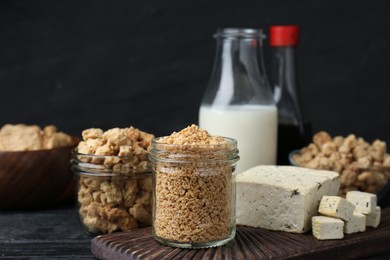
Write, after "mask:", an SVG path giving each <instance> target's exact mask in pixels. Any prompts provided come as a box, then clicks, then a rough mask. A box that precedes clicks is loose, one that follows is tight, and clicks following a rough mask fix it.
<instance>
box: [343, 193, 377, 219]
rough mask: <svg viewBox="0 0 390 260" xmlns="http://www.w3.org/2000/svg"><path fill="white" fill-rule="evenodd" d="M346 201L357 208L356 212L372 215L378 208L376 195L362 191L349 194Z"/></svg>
mask: <svg viewBox="0 0 390 260" xmlns="http://www.w3.org/2000/svg"><path fill="white" fill-rule="evenodd" d="M346 199H347V200H348V201H349V202H351V203H352V204H353V205H355V207H356V212H359V213H363V214H370V213H371V212H374V211H375V208H376V206H377V204H376V203H377V202H376V201H377V199H376V195H375V194H372V193H368V192H362V191H349V192H347V195H346Z"/></svg>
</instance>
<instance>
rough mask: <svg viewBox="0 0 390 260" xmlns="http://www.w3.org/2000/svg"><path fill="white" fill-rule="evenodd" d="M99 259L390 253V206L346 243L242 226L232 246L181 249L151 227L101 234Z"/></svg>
mask: <svg viewBox="0 0 390 260" xmlns="http://www.w3.org/2000/svg"><path fill="white" fill-rule="evenodd" d="M91 249H92V253H93V254H94V256H95V257H96V258H99V259H269V258H274V259H275V258H277V259H286V258H299V259H314V258H318V259H321V258H323V259H325V258H326V259H348V258H361V257H367V256H372V255H377V254H384V253H390V207H388V208H386V209H382V220H381V224H380V225H379V227H378V228H376V229H374V228H367V230H366V231H365V232H362V233H356V234H350V235H345V236H344V238H343V239H342V240H325V241H319V240H317V239H315V238H314V237H313V236H312V234H311V232H308V233H306V234H292V233H286V232H276V231H269V230H265V229H260V228H251V227H246V226H238V227H237V234H236V237H235V239H234V240H233V241H231V242H230V243H229V244H227V245H224V246H220V247H216V248H208V249H179V248H173V247H168V246H164V245H162V244H160V243H158V242H157V241H155V240H154V239H153V237H152V234H151V228H144V229H138V230H134V231H129V232H120V233H114V234H106V235H100V236H97V237H95V238H93V239H92V241H91Z"/></svg>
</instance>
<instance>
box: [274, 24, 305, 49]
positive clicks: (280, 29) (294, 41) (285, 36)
mask: <svg viewBox="0 0 390 260" xmlns="http://www.w3.org/2000/svg"><path fill="white" fill-rule="evenodd" d="M270 36H271V37H270V40H271V47H286V46H297V45H298V39H299V26H297V25H278V26H271V29H270Z"/></svg>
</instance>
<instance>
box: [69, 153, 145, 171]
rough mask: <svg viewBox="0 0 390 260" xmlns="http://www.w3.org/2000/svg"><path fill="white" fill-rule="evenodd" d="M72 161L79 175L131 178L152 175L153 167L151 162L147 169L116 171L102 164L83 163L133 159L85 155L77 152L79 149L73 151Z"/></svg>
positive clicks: (73, 167)
mask: <svg viewBox="0 0 390 260" xmlns="http://www.w3.org/2000/svg"><path fill="white" fill-rule="evenodd" d="M71 154H72V159H71V160H70V163H71V169H72V170H73V172H74V173H75V174H78V175H91V176H92V175H93V176H124V177H131V176H136V175H143V174H150V173H151V172H152V167H151V165H150V162H149V164H148V167H146V168H139V169H137V168H126V169H121V170H119V171H116V170H115V169H114V168H113V167H107V166H106V165H105V164H102V163H94V162H90V161H83V160H82V159H88V160H91V161H93V160H94V159H95V160H96V159H97V160H98V159H100V160H102V159H103V160H104V159H113V158H115V159H120V160H126V159H131V158H132V156H115V155H95V154H83V153H79V152H78V151H77V147H76V148H74V149H72V151H71Z"/></svg>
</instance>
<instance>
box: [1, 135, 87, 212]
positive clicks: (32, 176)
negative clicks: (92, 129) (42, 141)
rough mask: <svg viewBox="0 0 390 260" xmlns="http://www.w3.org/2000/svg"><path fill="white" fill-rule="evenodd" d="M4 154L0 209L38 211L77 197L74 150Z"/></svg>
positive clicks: (59, 149) (76, 140)
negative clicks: (72, 152) (73, 160)
mask: <svg viewBox="0 0 390 260" xmlns="http://www.w3.org/2000/svg"><path fill="white" fill-rule="evenodd" d="M79 140H80V139H79V138H78V137H73V144H72V145H71V146H68V147H64V148H56V149H51V150H37V151H12V152H11V151H1V152H0V209H2V210H3V209H36V208H45V207H49V206H54V205H58V204H59V203H62V202H64V201H66V200H68V199H69V198H73V196H74V187H75V185H74V182H73V175H72V172H71V169H70V157H71V151H72V149H73V148H74V147H75V146H76V145H77V143H78V142H79Z"/></svg>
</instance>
